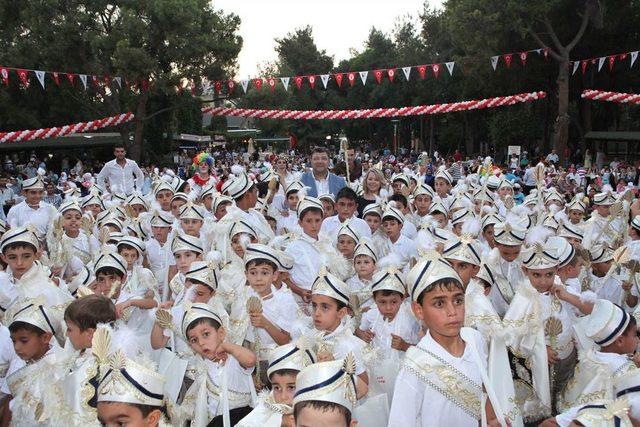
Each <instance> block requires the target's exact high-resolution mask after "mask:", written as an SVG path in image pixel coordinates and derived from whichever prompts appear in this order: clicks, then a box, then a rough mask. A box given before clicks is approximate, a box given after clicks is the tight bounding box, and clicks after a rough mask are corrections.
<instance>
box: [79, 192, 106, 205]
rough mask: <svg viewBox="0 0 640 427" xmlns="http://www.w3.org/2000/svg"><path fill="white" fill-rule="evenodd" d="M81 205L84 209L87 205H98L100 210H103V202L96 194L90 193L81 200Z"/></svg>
mask: <svg viewBox="0 0 640 427" xmlns="http://www.w3.org/2000/svg"><path fill="white" fill-rule="evenodd" d="M81 205H82V207H83V208H86V207H87V206H89V205H99V206H100V208H101V209H105V206H104V202H103V201H102V199H101V198H100V195H99V194H98V193H95V192H92V193H90V194H87V195H86V196H84V197H83V198H82V199H81Z"/></svg>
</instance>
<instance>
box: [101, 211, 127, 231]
mask: <svg viewBox="0 0 640 427" xmlns="http://www.w3.org/2000/svg"><path fill="white" fill-rule="evenodd" d="M101 213H102V212H101ZM107 225H113V226H115V227H116V228H117V229H118V230H119V231H122V230H123V229H124V224H123V222H122V221H121V220H120V218H116V217H115V216H113V215H106V216H105V217H104V218H102V220H100V221H98V228H102V227H106V226H107Z"/></svg>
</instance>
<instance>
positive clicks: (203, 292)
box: [185, 280, 216, 303]
mask: <svg viewBox="0 0 640 427" xmlns="http://www.w3.org/2000/svg"><path fill="white" fill-rule="evenodd" d="M185 286H186V287H187V288H189V290H190V292H191V295H193V302H201V303H208V302H209V300H210V299H211V298H213V296H214V295H215V293H216V292H215V291H214V290H213V289H211V288H210V287H208V286H207V285H203V284H202V283H193V282H191V281H190V280H185ZM192 286H193V287H194V288H193V290H191V287H192Z"/></svg>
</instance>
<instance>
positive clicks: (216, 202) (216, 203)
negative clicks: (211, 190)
mask: <svg viewBox="0 0 640 427" xmlns="http://www.w3.org/2000/svg"><path fill="white" fill-rule="evenodd" d="M223 203H230V204H233V199H232V198H231V197H229V196H225V195H224V194H216V195H215V196H214V197H213V202H212V203H211V211H212V212H213V213H215V212H216V211H217V210H218V208H219V207H220V205H221V204H223Z"/></svg>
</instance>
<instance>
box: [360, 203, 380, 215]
mask: <svg viewBox="0 0 640 427" xmlns="http://www.w3.org/2000/svg"><path fill="white" fill-rule="evenodd" d="M367 215H377V216H379V217H380V218H382V208H381V207H380V205H379V204H378V203H370V204H368V205H367V206H365V208H364V209H363V210H362V218H364V217H365V216H367Z"/></svg>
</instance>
